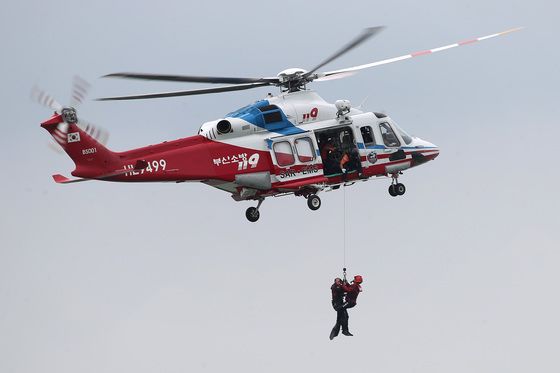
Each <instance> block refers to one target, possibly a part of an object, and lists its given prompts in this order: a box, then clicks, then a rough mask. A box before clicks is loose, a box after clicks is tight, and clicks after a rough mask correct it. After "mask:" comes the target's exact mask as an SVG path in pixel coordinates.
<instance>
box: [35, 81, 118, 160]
mask: <svg viewBox="0 0 560 373" xmlns="http://www.w3.org/2000/svg"><path fill="white" fill-rule="evenodd" d="M90 88H91V85H90V84H89V83H88V82H87V81H86V80H85V79H83V78H81V77H79V76H74V78H73V81H72V91H71V98H70V105H69V106H63V105H62V104H60V103H59V102H58V101H57V100H56V99H55V98H54V97H53V96H52V95H51V94H49V93H47V92H46V91H44V90H42V89H41V88H39V87H37V86H34V87H33V88H32V89H31V100H32V101H34V102H37V103H38V104H40V105H42V106H45V107H47V108H49V109H51V110H53V111H54V112H55V113H56V114H60V115H62V118H63V120H64V123H60V124H59V125H58V126H57V130H58V131H59V133H60V136H59V137H58V138H57V137H55V138H54V140H55V141H53V142H52V143H50V144H49V147H50V148H51V149H56V150H57V151H58V152H60V147H62V148H63V149H64V147H65V141H64V136H65V135H66V132H67V128H68V124H72V123H75V124H76V125H77V126H78V127H79V128H80V129H81V130H82V131H84V132H86V133H87V134H88V135H90V136H91V137H92V138H94V139H95V140H96V141H98V142H99V143H100V144H102V145H106V144H107V141H108V140H109V132H108V131H107V130H105V129H103V128H101V127H99V126H96V125H93V124H92V123H91V122H89V121H86V120H83V119H81V118H78V116H77V112H76V107H78V106H80V105H81V104H83V103H84V101H85V99H86V97H87V94H88V92H89V89H90ZM55 144H56V145H55ZM59 146H60V147H59Z"/></svg>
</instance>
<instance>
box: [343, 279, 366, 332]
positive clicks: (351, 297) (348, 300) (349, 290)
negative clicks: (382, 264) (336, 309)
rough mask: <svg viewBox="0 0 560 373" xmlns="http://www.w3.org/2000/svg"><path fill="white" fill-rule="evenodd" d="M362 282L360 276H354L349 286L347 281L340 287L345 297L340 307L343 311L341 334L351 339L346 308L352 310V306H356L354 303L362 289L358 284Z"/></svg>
mask: <svg viewBox="0 0 560 373" xmlns="http://www.w3.org/2000/svg"><path fill="white" fill-rule="evenodd" d="M363 281H364V279H363V277H362V276H360V275H356V276H354V281H352V283H351V284H349V283H348V281H346V280H345V281H344V283H343V285H342V289H343V290H344V292H345V293H346V296H345V297H344V305H343V306H342V308H343V311H344V317H343V319H342V325H341V326H342V334H344V335H346V336H349V337H352V336H353V334H352V333H350V331H349V330H348V318H349V316H348V311H347V310H348V308H352V307H354V306H356V304H357V303H356V301H357V299H358V295H359V294H360V293H361V292H362V287H361V286H360V284H361V283H362V282H363Z"/></svg>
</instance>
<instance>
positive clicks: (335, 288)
mask: <svg viewBox="0 0 560 373" xmlns="http://www.w3.org/2000/svg"><path fill="white" fill-rule="evenodd" d="M343 285H344V282H343V281H342V279H341V278H339V277H337V278H335V279H334V284H332V286H331V295H332V306H333V308H334V310H335V311H336V324H335V325H334V327H333V328H332V330H331V335H330V336H329V339H330V340H331V341H332V340H333V339H334V337H336V336H338V333H339V332H340V327H341V326H342V323H343V318H344V317H345V316H344V311H345V310H344V289H343V288H342V287H343Z"/></svg>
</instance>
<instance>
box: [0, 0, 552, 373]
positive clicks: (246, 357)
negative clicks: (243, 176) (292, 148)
mask: <svg viewBox="0 0 560 373" xmlns="http://www.w3.org/2000/svg"><path fill="white" fill-rule="evenodd" d="M559 11H560V9H559V6H558V5H557V3H555V2H553V1H487V0H484V1H481V0H476V1H472V0H469V1H453V2H450V1H422V2H418V1H398V2H387V1H384V2H372V1H370V2H357V1H346V2H339V1H336V2H335V1H332V2H330V1H313V2H311V1H309V2H297V1H251V2H249V1H248V2H226V1H222V2H213V1H205V2H185V1H158V2H157V3H154V2H151V1H150V2H147V1H122V2H118V3H117V2H114V1H105V0H100V1H96V2H87V3H84V2H76V1H58V0H56V1H55V0H53V1H20V2H9V3H7V4H5V5H4V6H3V9H2V12H1V13H0V35H2V36H1V37H0V47H1V50H2V58H1V60H0V61H1V62H0V66H1V69H0V103H1V104H0V105H1V109H2V114H3V120H2V121H1V126H2V136H0V152H1V153H0V154H1V161H2V162H1V164H2V166H1V167H2V175H3V176H2V183H1V185H0V201H1V211H2V213H1V214H0V233H1V234H0V371H1V372H12V373H24V372H25V373H27V372H42V373H43V372H56V373H70V372H72V373H75V372H95V373H100V372H111V373H112V372H115V373H116V372H118V373H123V372H135V373H143V372H262V371H266V372H283V373H285V372H300V371H301V372H315V371H321V372H340V371H341V370H343V369H344V370H348V371H351V370H352V371H359V372H366V371H368V372H431V373H435V372H446V373H449V372H469V373H472V372H478V373H482V372H493V373H495V372H528V371H535V372H558V371H559V370H560V362H559V360H558V356H557V353H558V344H559V342H558V340H559V339H558V335H560V321H559V319H558V315H559V314H560V300H559V298H558V294H559V291H558V284H559V283H560V273H559V270H558V268H559V266H560V253H559V247H560V245H559V242H560V239H559V237H558V235H559V233H558V232H559V228H560V224H559V219H558V211H559V207H560V203H559V197H558V194H557V186H558V182H559V176H558V162H557V151H556V150H557V149H556V145H555V144H556V143H557V140H558V137H559V135H560V131H559V130H558V126H557V124H558V118H559V117H560V109H559V105H558V87H559V85H560V73H559V68H558V61H559V59H560V52H559V50H558V48H557V44H558V42H557V37H558V35H559V31H560V27H559V26H558V20H557V15H558V13H559ZM373 25H386V26H388V28H387V29H386V30H385V31H384V32H383V33H382V34H380V35H379V36H378V37H376V38H375V39H374V40H370V41H368V42H367V43H365V44H364V45H363V46H361V47H360V48H359V49H356V50H354V51H352V52H351V53H348V54H347V55H345V56H344V57H342V58H340V59H339V60H337V61H335V62H334V63H332V64H330V65H328V66H327V67H326V68H325V69H326V70H333V69H337V68H343V67H347V66H354V65H358V64H362V63H367V62H372V61H376V60H380V59H383V58H389V57H394V56H399V55H402V54H406V53H409V52H412V51H416V50H422V49H426V48H433V47H438V46H442V45H446V44H449V43H453V42H456V41H460V40H464V39H467V38H471V37H478V36H483V35H487V34H492V33H495V32H498V31H503V30H506V29H509V28H512V27H516V26H526V29H525V30H523V31H521V32H517V33H514V34H511V35H507V36H504V37H500V38H495V39H491V40H488V41H485V42H482V43H478V44H475V45H470V46H465V47H462V48H458V49H454V50H451V51H446V52H443V53H439V54H436V55H431V56H425V57H422V58H418V59H414V60H409V61H404V62H400V63H395V64H392V65H387V66H383V67H379V68H375V69H371V70H366V71H363V72H361V73H360V74H358V75H356V76H354V77H351V78H348V79H343V80H338V81H332V82H323V83H319V82H317V83H315V84H314V85H313V88H314V89H316V90H318V91H319V93H320V94H321V95H322V96H323V97H324V98H325V99H326V100H329V101H334V100H337V99H349V100H350V101H351V102H352V103H354V104H355V105H358V104H359V103H360V102H362V101H363V100H364V99H365V98H366V97H368V100H367V102H366V104H365V109H366V110H372V111H373V110H375V111H381V110H382V111H385V112H387V113H389V115H391V117H392V118H393V119H395V120H396V121H397V122H398V123H399V124H400V125H401V126H402V127H404V128H405V129H406V130H407V131H409V132H411V133H413V134H415V135H418V136H420V137H422V138H424V139H426V140H428V141H431V142H433V143H435V144H437V145H438V146H440V147H441V154H440V156H439V158H438V159H437V160H436V161H434V162H430V163H428V164H426V165H424V166H422V167H419V168H416V169H413V170H411V171H409V172H406V173H405V175H404V176H403V177H402V179H401V180H402V182H403V183H405V184H406V186H407V193H406V195H405V196H404V197H400V198H393V197H390V196H389V194H388V193H387V186H388V181H387V180H381V181H380V180H378V181H371V182H368V183H360V184H359V185H355V186H352V187H349V188H347V189H346V206H347V263H346V264H347V266H348V268H349V272H350V274H352V275H353V274H355V273H360V274H362V275H363V276H364V278H365V282H364V284H363V288H364V292H363V293H362V294H361V295H360V297H359V299H358V303H359V304H358V306H357V307H356V308H355V309H352V310H351V311H350V327H351V330H352V331H353V332H354V333H355V336H354V337H352V338H348V337H344V336H341V337H339V338H338V339H336V340H335V341H332V342H331V341H329V340H328V334H329V331H330V329H331V327H332V325H333V324H334V321H335V313H334V311H333V310H332V308H331V306H330V293H329V286H330V284H331V281H332V279H333V278H334V277H335V276H336V275H340V271H341V267H342V266H343V262H342V261H343V229H342V227H343V196H344V192H342V191H341V190H339V191H338V192H332V193H323V194H322V195H321V197H322V200H323V206H322V207H321V209H320V210H319V211H316V212H312V211H310V210H309V209H308V208H307V206H306V204H305V200H304V199H302V198H294V197H283V198H272V199H267V200H266V201H265V203H264V204H263V206H262V208H261V220H260V221H259V222H258V223H256V224H251V223H249V222H247V221H246V219H245V217H244V210H245V209H246V208H247V207H248V206H250V205H252V203H237V202H234V201H233V200H232V199H231V198H230V197H229V195H228V194H226V193H224V192H221V191H219V190H216V189H212V188H210V187H207V186H205V185H198V184H136V185H134V184H116V183H102V182H88V183H79V184H75V185H65V186H64V185H57V184H55V183H54V182H53V181H52V179H51V175H52V174H54V173H63V174H65V175H69V174H70V172H71V171H72V170H73V163H72V161H71V160H70V159H69V158H67V157H66V156H65V155H61V154H57V153H54V152H52V151H50V149H49V148H48V146H47V143H48V141H49V140H50V139H49V136H48V134H47V133H46V132H45V131H44V130H43V129H41V128H40V127H39V123H40V122H41V121H42V120H44V119H46V118H48V117H49V116H50V114H51V113H50V111H49V110H48V109H45V108H43V107H41V106H39V105H37V104H34V103H32V102H31V101H30V100H29V92H30V89H31V87H32V86H33V84H38V85H39V86H41V87H43V88H44V89H45V90H47V91H49V92H51V93H52V94H53V95H54V96H55V97H57V98H58V100H59V101H61V102H63V103H67V102H69V94H70V86H71V80H72V76H73V75H75V74H78V75H80V76H82V77H84V78H86V79H87V80H88V81H90V82H91V83H92V85H93V88H92V92H91V95H90V97H92V98H93V97H100V96H106V95H114V94H134V93H147V92H156V91H158V90H168V89H190V88H197V87H199V86H198V85H194V84H193V85H188V84H163V83H153V82H131V81H109V80H102V79H98V77H99V76H101V75H104V74H107V73H111V72H119V71H138V72H154V73H156V72H157V73H178V74H181V73H183V74H198V75H223V76H256V77H259V76H271V75H272V76H274V75H276V74H277V73H278V72H279V71H281V70H283V69H285V68H288V67H296V66H297V67H303V68H308V69H309V68H311V67H312V66H314V65H315V64H317V63H318V62H319V61H321V60H322V59H323V58H325V57H327V56H328V55H330V54H331V53H333V52H334V51H335V50H337V49H338V48H339V47H340V46H342V45H343V44H345V43H346V42H347V41H349V40H350V39H352V38H353V37H354V36H355V35H356V34H358V33H359V32H360V31H361V29H362V28H364V27H368V26H373ZM268 91H271V92H273V93H276V92H277V91H276V89H275V88H263V89H257V90H252V91H242V92H238V93H223V94H216V95H211V96H208V95H207V96H199V97H190V98H175V99H166V100H151V101H142V102H139V101H137V102H116V103H107V102H95V101H91V100H90V101H88V102H86V103H85V104H84V105H82V107H81V108H80V109H79V111H78V115H80V116H82V117H84V118H87V119H88V120H90V121H92V122H94V123H97V124H99V125H101V126H102V127H104V128H106V129H108V130H110V133H111V138H110V140H109V144H108V145H109V147H110V148H111V149H114V150H126V149H129V148H133V147H138V146H142V145H146V144H150V143H156V142H160V141H163V140H170V139H175V138H178V137H185V136H189V135H192V134H195V133H196V131H197V129H198V128H199V126H200V125H201V124H202V123H203V122H205V121H208V120H212V119H217V118H220V117H222V116H223V115H224V114H225V113H227V112H230V111H232V110H233V109H236V108H239V107H241V106H244V105H246V104H248V103H250V102H253V101H255V100H257V99H261V98H263V97H264V96H265V95H266V93H267V92H268Z"/></svg>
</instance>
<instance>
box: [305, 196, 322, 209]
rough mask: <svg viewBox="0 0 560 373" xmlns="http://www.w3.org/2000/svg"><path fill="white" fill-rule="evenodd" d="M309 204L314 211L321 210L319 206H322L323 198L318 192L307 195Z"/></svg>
mask: <svg viewBox="0 0 560 373" xmlns="http://www.w3.org/2000/svg"><path fill="white" fill-rule="evenodd" d="M307 206H308V207H309V208H310V209H311V210H313V211H315V210H319V207H321V198H319V196H318V195H316V194H311V195H310V196H309V197H307Z"/></svg>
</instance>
